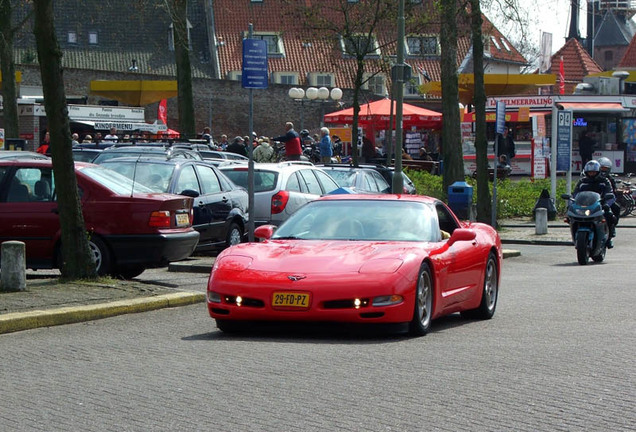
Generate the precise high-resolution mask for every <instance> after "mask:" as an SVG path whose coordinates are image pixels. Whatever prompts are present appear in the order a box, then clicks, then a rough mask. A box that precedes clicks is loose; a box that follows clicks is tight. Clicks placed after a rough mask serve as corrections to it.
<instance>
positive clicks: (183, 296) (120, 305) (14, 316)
mask: <svg viewBox="0 0 636 432" xmlns="http://www.w3.org/2000/svg"><path fill="white" fill-rule="evenodd" d="M203 301H205V294H204V293H201V292H180V293H171V294H163V295H158V296H154V297H142V298H136V299H128V300H119V301H115V302H110V303H102V304H95V305H88V306H74V307H63V308H59V309H50V310H35V311H29V312H16V313H9V314H5V315H0V334H3V333H11V332H16V331H22V330H29V329H34V328H39V327H50V326H56V325H62V324H72V323H79V322H84V321H92V320H97V319H102V318H108V317H113V316H117V315H124V314H129V313H137V312H147V311H151V310H156V309H162V308H168V307H177V306H186V305H191V304H195V303H202V302H203Z"/></svg>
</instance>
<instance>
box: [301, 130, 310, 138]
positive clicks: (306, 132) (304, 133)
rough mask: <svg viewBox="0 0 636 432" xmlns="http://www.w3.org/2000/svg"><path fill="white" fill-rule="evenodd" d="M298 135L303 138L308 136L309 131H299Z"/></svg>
mask: <svg viewBox="0 0 636 432" xmlns="http://www.w3.org/2000/svg"><path fill="white" fill-rule="evenodd" d="M300 134H301V135H302V136H304V137H306V136H309V131H308V130H307V129H303V130H301V131H300Z"/></svg>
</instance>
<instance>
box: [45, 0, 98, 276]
mask: <svg viewBox="0 0 636 432" xmlns="http://www.w3.org/2000/svg"><path fill="white" fill-rule="evenodd" d="M33 6H34V12H35V25H34V30H33V32H34V34H35V40H36V44H37V50H38V60H39V63H40V74H41V76H42V90H43V92H44V107H45V109H46V118H47V121H48V124H49V133H50V136H51V157H52V159H53V173H54V175H55V189H56V190H57V191H58V193H57V203H58V209H59V216H60V228H61V231H62V255H63V256H64V257H65V260H64V262H63V263H62V268H61V269H60V270H61V272H62V276H63V277H65V278H69V279H85V278H94V277H95V276H96V272H95V262H94V259H93V256H92V254H91V252H90V250H89V247H88V238H87V235H86V228H85V226H84V217H83V215H82V207H81V202H80V198H79V192H78V189H77V179H76V177H75V167H74V163H73V154H72V151H71V147H72V144H71V130H70V127H69V119H68V109H67V106H66V95H65V92H64V80H63V77H62V65H61V60H62V52H61V51H60V49H59V46H58V43H57V38H56V36H55V27H54V23H53V0H35V1H34V2H33Z"/></svg>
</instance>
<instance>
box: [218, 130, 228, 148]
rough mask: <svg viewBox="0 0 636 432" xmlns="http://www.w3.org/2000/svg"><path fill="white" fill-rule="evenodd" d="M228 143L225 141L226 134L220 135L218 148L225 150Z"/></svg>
mask: <svg viewBox="0 0 636 432" xmlns="http://www.w3.org/2000/svg"><path fill="white" fill-rule="evenodd" d="M228 145H230V143H229V142H227V135H225V134H223V135H221V141H220V142H219V148H220V149H221V150H223V151H226V150H227V146H228Z"/></svg>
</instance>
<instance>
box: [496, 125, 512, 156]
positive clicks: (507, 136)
mask: <svg viewBox="0 0 636 432" xmlns="http://www.w3.org/2000/svg"><path fill="white" fill-rule="evenodd" d="M495 141H496V143H497V158H499V156H501V155H502V154H503V155H506V158H507V159H508V161H510V160H512V158H513V157H515V155H516V150H515V142H514V140H513V139H512V132H511V131H510V130H509V129H508V128H505V129H504V131H503V134H500V135H497V138H495Z"/></svg>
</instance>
